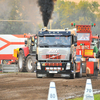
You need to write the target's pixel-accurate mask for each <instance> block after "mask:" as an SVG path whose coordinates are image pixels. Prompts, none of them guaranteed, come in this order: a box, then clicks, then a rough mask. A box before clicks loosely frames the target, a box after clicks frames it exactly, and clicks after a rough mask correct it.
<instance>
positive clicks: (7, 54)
mask: <svg viewBox="0 0 100 100" xmlns="http://www.w3.org/2000/svg"><path fill="white" fill-rule="evenodd" d="M29 37H30V35H29V34H26V33H24V34H0V64H11V63H16V60H17V59H16V58H15V57H14V56H13V50H14V49H16V48H20V47H23V46H24V45H25V40H26V39H27V38H29Z"/></svg>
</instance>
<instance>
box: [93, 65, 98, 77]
mask: <svg viewBox="0 0 100 100" xmlns="http://www.w3.org/2000/svg"><path fill="white" fill-rule="evenodd" d="M94 76H98V69H97V67H96V68H95V69H94Z"/></svg>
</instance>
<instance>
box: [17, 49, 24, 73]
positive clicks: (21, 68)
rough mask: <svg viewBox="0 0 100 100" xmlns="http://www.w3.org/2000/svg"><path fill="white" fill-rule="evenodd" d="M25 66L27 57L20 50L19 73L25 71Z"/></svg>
mask: <svg viewBox="0 0 100 100" xmlns="http://www.w3.org/2000/svg"><path fill="white" fill-rule="evenodd" d="M24 66H25V56H24V52H23V51H22V50H20V52H19V55H18V69H19V72H22V71H24Z"/></svg>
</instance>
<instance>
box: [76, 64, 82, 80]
mask: <svg viewBox="0 0 100 100" xmlns="http://www.w3.org/2000/svg"><path fill="white" fill-rule="evenodd" d="M76 76H77V77H78V78H81V77H82V65H80V72H79V73H76Z"/></svg>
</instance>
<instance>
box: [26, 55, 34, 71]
mask: <svg viewBox="0 0 100 100" xmlns="http://www.w3.org/2000/svg"><path fill="white" fill-rule="evenodd" d="M35 61H36V60H35V58H34V56H28V57H27V58H26V70H27V72H34V71H35V70H36V65H35Z"/></svg>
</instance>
